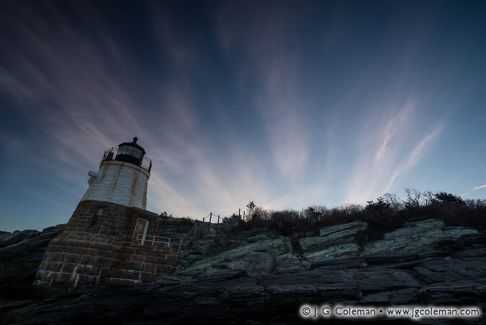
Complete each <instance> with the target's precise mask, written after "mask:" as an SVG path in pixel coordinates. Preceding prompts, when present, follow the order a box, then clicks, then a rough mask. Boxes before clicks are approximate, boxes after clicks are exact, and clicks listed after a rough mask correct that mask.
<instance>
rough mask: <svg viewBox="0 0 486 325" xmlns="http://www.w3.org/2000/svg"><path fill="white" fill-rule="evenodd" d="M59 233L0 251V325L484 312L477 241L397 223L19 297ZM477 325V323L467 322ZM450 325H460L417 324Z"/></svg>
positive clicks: (434, 226) (469, 234)
mask: <svg viewBox="0 0 486 325" xmlns="http://www.w3.org/2000/svg"><path fill="white" fill-rule="evenodd" d="M61 229H62V227H53V228H48V229H46V230H44V231H43V232H41V233H37V234H34V233H29V234H24V235H21V236H18V238H19V241H17V242H14V243H12V242H10V244H9V245H8V246H6V247H3V248H1V249H0V266H1V267H2V269H1V272H0V276H1V277H0V280H1V282H0V283H1V289H2V299H0V323H5V324H45V323H49V324H65V323H79V324H86V323H90V322H91V323H99V322H103V323H105V324H118V323H124V324H153V323H156V324H164V323H170V324H187V323H195V322H197V323H233V324H239V323H250V324H260V323H274V324H288V323H296V322H305V323H312V322H311V321H309V320H302V319H301V318H300V317H299V307H300V306H301V305H302V304H304V303H306V304H315V305H322V304H330V305H337V304H340V305H343V304H350V305H355V306H358V305H367V306H370V305H374V306H404V305H406V306H412V305H419V306H431V305H434V306H437V305H452V306H477V307H480V308H482V309H483V310H485V308H486V299H485V298H484V297H486V234H482V233H478V232H476V231H474V230H471V229H463V228H450V227H445V226H444V225H443V224H442V223H440V222H437V221H434V220H426V221H421V222H416V223H411V224H407V225H406V227H404V228H401V229H398V230H395V231H394V232H391V233H388V234H386V235H385V237H384V238H383V240H380V241H377V242H372V243H366V242H365V243H361V239H360V238H362V232H363V231H365V229H366V224H363V223H352V224H348V225H342V226H338V227H336V226H334V227H329V228H326V229H324V228H323V229H322V230H321V232H320V234H321V236H320V237H309V238H308V239H306V238H301V239H300V241H299V240H297V246H296V244H295V242H296V241H292V240H291V238H288V237H281V236H274V235H272V234H269V233H265V234H259V235H255V234H252V235H251V236H250V237H248V236H247V237H248V238H246V237H245V238H240V239H237V240H238V241H240V242H241V244H240V245H239V246H237V247H234V248H230V249H226V250H225V251H224V252H222V253H221V252H218V253H216V254H215V255H214V256H209V257H206V258H202V256H205V255H209V254H211V250H209V249H208V250H207V251H205V252H204V254H200V256H201V257H199V258H198V259H197V260H195V261H193V262H192V263H189V264H187V266H186V267H183V268H182V269H181V270H179V271H178V272H177V273H175V274H173V275H170V276H163V277H160V278H159V279H158V283H153V284H146V285H125V286H108V287H99V288H92V289H84V290H82V291H76V292H71V293H69V294H61V295H59V294H58V295H51V296H49V297H45V298H42V299H41V298H40V297H39V296H37V298H34V297H35V296H33V295H27V294H25V292H31V291H29V290H30V282H31V281H32V280H33V274H34V273H35V270H36V268H37V265H38V263H39V262H40V258H41V255H42V252H43V249H44V247H45V246H46V245H47V242H48V241H49V240H50V239H52V238H53V237H54V236H55V235H56V234H57V233H59V232H60V230H61ZM1 235H2V236H5V238H6V240H12V238H11V237H9V235H8V234H1ZM18 235H19V234H18ZM240 235H241V234H240ZM220 239H221V238H216V239H215V237H214V236H212V237H211V236H209V237H206V238H205V239H204V238H203V239H201V240H200V242H202V241H206V242H209V241H212V242H214V243H213V244H212V245H214V247H216V248H217V247H219V241H220ZM250 239H251V240H250ZM234 240H236V239H235V238H234ZM346 245H353V250H352V251H351V250H349V251H348V252H349V253H346V254H336V251H339V250H336V249H334V248H335V247H342V246H346ZM198 247H199V246H198ZM296 247H297V248H298V249H296ZM198 249H199V248H198ZM22 266H23V267H22ZM29 281H30V282H29ZM5 290H6V291H5ZM22 290H24V291H22ZM21 292H24V294H23V295H22V294H20V293H21ZM7 293H8V294H7ZM15 295H17V296H15ZM372 320H373V321H376V320H377V319H372ZM378 320H379V319H378ZM388 320H390V319H388ZM485 321H486V319H485V318H484V317H483V318H479V319H470V320H469V321H468V322H467V323H468V324H484V323H485ZM332 322H333V323H337V322H338V321H337V320H336V319H333V320H332ZM349 322H350V320H349V319H344V320H343V319H341V320H340V323H349ZM393 322H394V323H408V321H406V320H400V319H398V320H393ZM458 322H459V323H464V322H465V321H464V320H455V321H454V320H447V319H438V320H427V319H422V321H421V323H425V324H449V323H450V324H455V323H458ZM338 323H339V322H338Z"/></svg>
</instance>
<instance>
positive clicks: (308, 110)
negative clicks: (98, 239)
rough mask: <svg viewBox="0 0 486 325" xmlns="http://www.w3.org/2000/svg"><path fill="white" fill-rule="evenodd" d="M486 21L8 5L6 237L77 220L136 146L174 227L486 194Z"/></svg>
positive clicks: (457, 6)
mask: <svg viewBox="0 0 486 325" xmlns="http://www.w3.org/2000/svg"><path fill="white" fill-rule="evenodd" d="M485 16H486V7H485V4H484V2H483V3H481V2H474V1H465V2H461V1H336V2H333V1H309V0H308V1H194V2H189V1H175V2H168V1H154V2H143V1H98V2H90V1H73V2H70V1H45V2H43V1H2V3H1V4H0V38H1V41H2V49H1V51H0V110H1V116H2V118H1V119H0V127H1V129H0V146H1V147H0V149H1V151H0V173H1V180H2V182H1V187H0V229H2V230H14V229H24V228H37V229H41V228H43V227H46V226H50V225H53V224H57V223H64V222H66V221H67V220H68V219H69V217H70V216H71V213H72V211H73V209H74V207H75V206H76V204H77V203H78V201H79V199H80V198H81V196H82V195H83V193H84V191H85V190H86V187H87V178H88V176H87V172H88V171H89V170H96V169H97V167H98V163H99V161H100V158H101V156H102V153H103V151H104V150H105V149H106V148H109V147H112V146H116V145H118V144H119V143H121V142H124V141H128V140H130V139H131V138H132V137H133V136H137V137H138V138H139V143H140V144H141V145H142V146H144V147H145V149H146V151H147V155H148V156H149V157H150V158H151V159H152V161H153V169H152V174H151V178H150V181H149V195H148V209H149V210H151V211H155V212H162V211H168V212H169V213H173V214H174V215H175V216H191V217H194V218H202V217H204V216H206V215H207V214H208V213H209V212H210V211H213V212H215V213H217V214H222V215H228V214H231V213H232V212H234V211H237V210H238V208H244V206H245V205H246V204H247V203H248V202H249V201H250V200H254V201H255V202H256V204H257V205H259V206H262V207H264V208H268V209H283V208H294V209H301V208H305V207H307V206H309V205H326V206H328V207H334V206H339V205H341V204H346V203H363V202H366V200H371V199H375V198H376V197H378V196H380V195H382V194H383V193H386V192H393V193H396V194H398V195H402V194H403V189H404V188H405V187H409V188H416V189H420V190H432V191H435V190H441V191H447V192H452V193H455V194H462V195H463V197H464V198H465V199H472V198H480V199H485V198H486V186H483V185H485V184H486V168H485V164H484V163H485V161H486V141H485V140H486V127H485V126H486V106H485V105H486V86H485V85H486V36H485V35H486V19H484V17H485ZM481 186H483V187H481ZM466 193H468V194H466Z"/></svg>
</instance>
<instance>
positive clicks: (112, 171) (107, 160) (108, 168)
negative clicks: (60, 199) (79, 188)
mask: <svg viewBox="0 0 486 325" xmlns="http://www.w3.org/2000/svg"><path fill="white" fill-rule="evenodd" d="M137 140H138V139H137V138H133V142H124V143H122V144H120V145H119V146H118V150H116V149H113V148H112V149H108V150H106V151H105V153H104V155H103V159H102V160H101V163H100V168H99V170H98V172H92V171H90V172H89V176H90V179H89V181H88V184H89V187H88V190H87V191H86V193H85V194H84V196H83V198H82V199H81V200H82V201H89V200H97V201H105V202H112V203H117V204H122V205H126V206H130V207H137V208H142V209H145V208H146V207H147V183H148V179H149V177H150V169H151V168H152V162H151V161H150V159H148V158H147V157H145V150H144V149H143V148H142V147H141V146H139V145H138V144H137Z"/></svg>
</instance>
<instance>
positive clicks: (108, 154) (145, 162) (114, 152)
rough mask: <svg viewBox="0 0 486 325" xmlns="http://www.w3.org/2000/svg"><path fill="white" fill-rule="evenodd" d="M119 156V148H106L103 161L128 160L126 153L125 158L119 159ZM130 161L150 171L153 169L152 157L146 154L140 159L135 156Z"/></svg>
mask: <svg viewBox="0 0 486 325" xmlns="http://www.w3.org/2000/svg"><path fill="white" fill-rule="evenodd" d="M117 156H118V149H116V148H110V149H106V150H105V152H104V153H103V159H102V161H111V160H120V161H126V158H125V157H126V156H125V155H124V159H117ZM120 156H121V155H120ZM130 163H133V164H135V165H138V166H140V167H142V168H143V169H145V170H146V171H148V172H149V173H150V170H151V169H152V160H150V158H148V157H147V156H145V155H144V156H143V158H142V159H140V160H137V159H136V158H135V157H133V160H130Z"/></svg>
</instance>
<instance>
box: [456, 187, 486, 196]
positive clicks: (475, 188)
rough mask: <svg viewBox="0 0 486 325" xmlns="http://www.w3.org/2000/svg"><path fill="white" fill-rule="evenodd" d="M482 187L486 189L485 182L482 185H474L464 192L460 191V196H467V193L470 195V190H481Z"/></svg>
mask: <svg viewBox="0 0 486 325" xmlns="http://www.w3.org/2000/svg"><path fill="white" fill-rule="evenodd" d="M483 189H486V184H484V185H479V186H474V187H473V188H472V189H471V191H469V192H466V193H462V194H461V195H460V196H467V195H470V194H471V193H472V192H476V191H479V190H483Z"/></svg>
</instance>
